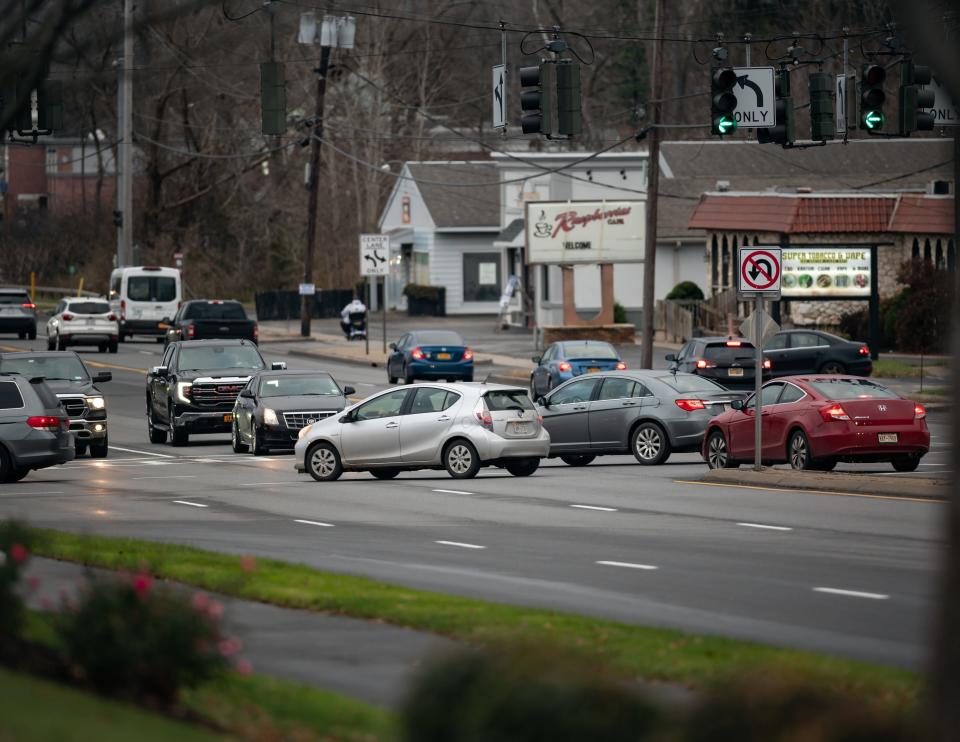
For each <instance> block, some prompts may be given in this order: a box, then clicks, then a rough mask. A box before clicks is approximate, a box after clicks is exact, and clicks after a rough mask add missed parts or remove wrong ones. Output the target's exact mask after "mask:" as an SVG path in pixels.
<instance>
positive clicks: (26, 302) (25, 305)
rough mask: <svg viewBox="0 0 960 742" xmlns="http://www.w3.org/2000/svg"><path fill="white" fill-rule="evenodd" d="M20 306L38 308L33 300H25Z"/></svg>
mask: <svg viewBox="0 0 960 742" xmlns="http://www.w3.org/2000/svg"><path fill="white" fill-rule="evenodd" d="M20 306H21V307H23V308H24V309H36V308H37V305H36V304H34V303H33V302H30V301H25V302H24V303H23V304H21V305H20Z"/></svg>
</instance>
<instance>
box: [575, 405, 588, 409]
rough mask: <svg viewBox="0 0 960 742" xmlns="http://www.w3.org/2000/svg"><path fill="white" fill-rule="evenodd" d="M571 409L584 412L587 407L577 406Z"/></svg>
mask: <svg viewBox="0 0 960 742" xmlns="http://www.w3.org/2000/svg"><path fill="white" fill-rule="evenodd" d="M573 409H574V410H585V409H587V406H586V405H577V406H576V407H574V408H573Z"/></svg>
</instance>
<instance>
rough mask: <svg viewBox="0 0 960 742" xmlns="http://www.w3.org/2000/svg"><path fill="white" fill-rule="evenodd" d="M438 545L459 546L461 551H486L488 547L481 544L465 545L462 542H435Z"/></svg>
mask: <svg viewBox="0 0 960 742" xmlns="http://www.w3.org/2000/svg"><path fill="white" fill-rule="evenodd" d="M434 543H436V544H440V545H441V546H459V547H460V548H461V549H486V548H487V547H486V546H480V544H465V543H463V542H461V541H434Z"/></svg>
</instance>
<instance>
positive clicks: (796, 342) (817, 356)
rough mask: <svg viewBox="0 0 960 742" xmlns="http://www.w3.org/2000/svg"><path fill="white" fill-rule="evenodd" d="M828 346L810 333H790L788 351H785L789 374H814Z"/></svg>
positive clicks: (821, 339) (828, 348)
mask: <svg viewBox="0 0 960 742" xmlns="http://www.w3.org/2000/svg"><path fill="white" fill-rule="evenodd" d="M828 350H830V344H829V343H827V341H826V340H824V339H823V338H821V337H820V336H819V335H817V334H815V333H812V332H791V333H790V349H789V350H787V351H786V356H787V362H786V363H787V371H789V372H790V374H791V375H792V374H815V373H817V370H818V369H819V368H820V362H821V360H822V358H823V355H824V353H826V352H827V351H828Z"/></svg>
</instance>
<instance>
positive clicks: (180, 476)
mask: <svg viewBox="0 0 960 742" xmlns="http://www.w3.org/2000/svg"><path fill="white" fill-rule="evenodd" d="M196 478H197V475H196V474H168V475H165V476H156V477H130V481H136V480H138V479H196Z"/></svg>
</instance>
